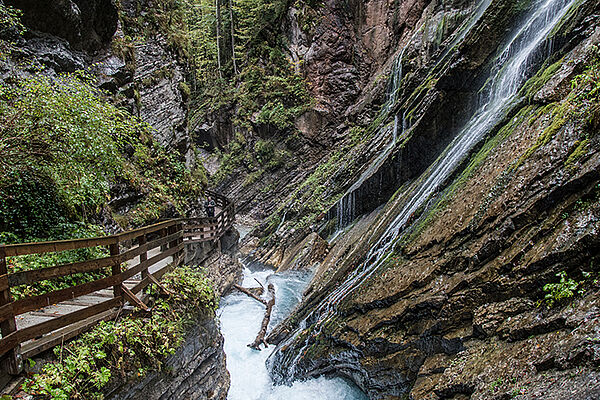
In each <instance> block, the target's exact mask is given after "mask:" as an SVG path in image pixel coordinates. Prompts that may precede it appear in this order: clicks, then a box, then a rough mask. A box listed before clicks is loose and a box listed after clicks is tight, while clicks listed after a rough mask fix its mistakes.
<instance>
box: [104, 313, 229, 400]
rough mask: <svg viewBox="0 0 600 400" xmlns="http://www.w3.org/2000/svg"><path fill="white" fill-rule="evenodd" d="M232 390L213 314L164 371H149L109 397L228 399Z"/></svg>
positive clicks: (178, 351) (189, 336)
mask: <svg viewBox="0 0 600 400" xmlns="http://www.w3.org/2000/svg"><path fill="white" fill-rule="evenodd" d="M228 390H229V372H227V369H226V368H225V353H224V352H223V336H221V332H219V327H218V325H217V324H216V322H215V318H214V316H212V315H211V316H208V317H206V318H203V319H201V320H199V321H198V323H197V324H196V325H195V326H194V328H193V329H192V331H191V332H190V333H189V334H188V336H187V337H186V340H185V342H184V344H183V345H182V346H181V347H179V348H178V350H177V351H176V352H175V354H173V355H172V356H171V357H170V358H169V359H168V360H167V362H166V363H165V368H164V370H163V371H162V372H153V373H149V374H148V375H147V376H146V377H145V378H144V379H143V380H142V381H140V382H139V383H137V384H135V385H128V386H127V387H124V388H119V389H116V390H114V391H113V392H112V393H109V394H108V395H107V398H109V399H115V400H116V399H121V400H126V399H129V400H135V399H139V400H142V399H165V400H176V399H177V400H178V399H186V400H194V399H197V400H204V399H206V400H225V399H226V398H227V391H228Z"/></svg>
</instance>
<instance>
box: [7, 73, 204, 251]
mask: <svg viewBox="0 0 600 400" xmlns="http://www.w3.org/2000/svg"><path fill="white" fill-rule="evenodd" d="M89 81H90V77H88V76H87V75H84V74H81V73H76V74H64V75H60V76H58V77H55V78H53V79H50V78H48V77H44V76H34V77H29V78H22V79H17V78H15V79H13V80H12V81H11V83H7V82H6V81H4V82H0V114H1V117H0V152H1V153H2V158H1V159H0V194H1V195H0V232H1V231H8V232H12V233H15V234H17V235H18V236H19V237H21V238H22V239H27V238H52V237H53V235H52V233H53V232H52V227H54V226H56V225H57V224H59V223H66V222H69V221H87V220H89V218H90V217H91V216H93V215H95V214H97V213H99V212H100V211H101V210H102V209H103V208H104V207H106V204H107V202H108V200H109V199H110V198H111V197H112V194H111V187H112V186H113V185H114V184H116V183H121V184H125V185H127V186H129V187H131V188H132V189H133V190H137V191H140V192H142V193H145V194H146V195H145V196H144V198H143V200H142V201H141V202H139V203H138V204H137V205H134V207H133V208H132V209H131V210H129V213H128V216H127V218H126V221H127V223H134V224H141V223H144V222H147V221H149V220H152V219H156V218H158V217H159V216H160V215H161V214H162V213H163V212H164V210H166V207H167V204H172V205H173V206H174V207H175V209H176V210H179V211H180V212H183V207H184V206H185V203H186V202H185V198H186V197H187V196H197V195H198V194H199V192H200V190H201V184H202V183H201V182H199V181H195V180H193V174H194V172H193V171H190V170H188V169H187V168H186V167H185V166H184V165H183V164H182V162H181V161H180V160H179V157H178V156H177V153H175V152H170V153H169V154H167V153H166V151H165V149H163V148H162V147H160V146H159V145H158V144H157V143H156V142H154V140H153V139H152V136H151V128H150V127H149V126H147V125H146V124H144V123H142V122H140V121H139V120H137V119H136V118H134V117H133V116H131V115H130V114H128V113H127V112H126V111H124V110H122V109H119V108H117V107H115V106H113V105H111V104H110V103H108V102H107V101H106V100H104V98H103V97H102V93H101V92H99V91H98V90H97V89H95V88H94V87H93V86H92V85H91V84H90V83H89Z"/></svg>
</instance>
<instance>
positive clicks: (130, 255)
mask: <svg viewBox="0 0 600 400" xmlns="http://www.w3.org/2000/svg"><path fill="white" fill-rule="evenodd" d="M182 235H183V232H176V233H174V234H173V235H170V236H166V237H161V238H158V239H156V240H153V241H151V242H148V243H145V244H144V245H143V246H138V247H134V248H133V249H131V250H127V251H125V252H123V253H121V254H120V259H119V262H126V261H129V260H131V259H134V258H135V257H137V256H139V255H142V254H144V253H146V252H147V251H149V250H152V249H154V248H155V247H158V246H162V245H164V244H166V243H168V242H170V241H172V240H174V239H179V238H180V237H181V236H182ZM141 261H145V260H141Z"/></svg>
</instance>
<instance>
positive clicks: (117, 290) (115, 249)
mask: <svg viewBox="0 0 600 400" xmlns="http://www.w3.org/2000/svg"><path fill="white" fill-rule="evenodd" d="M119 252H120V250H119V242H117V243H113V244H111V245H110V255H111V256H113V257H119ZM111 273H112V276H113V277H117V276H119V275H121V264H120V263H113V265H112V268H111ZM113 296H114V297H115V298H117V297H122V296H123V293H122V291H121V282H115V284H114V286H113Z"/></svg>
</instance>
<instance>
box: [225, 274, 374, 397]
mask: <svg viewBox="0 0 600 400" xmlns="http://www.w3.org/2000/svg"><path fill="white" fill-rule="evenodd" d="M311 278H312V273H310V272H297V271H290V272H285V273H279V274H276V273H274V272H273V271H272V270H270V269H265V268H262V267H260V266H257V265H248V266H246V265H245V266H244V281H243V286H244V287H256V286H258V283H257V282H256V280H258V281H259V282H260V283H261V284H262V285H263V286H264V287H267V284H268V283H272V284H273V285H274V286H275V295H276V302H275V307H274V309H273V314H272V318H271V323H270V327H273V326H275V325H276V324H277V323H278V322H280V321H282V320H283V319H284V318H285V317H286V316H287V315H288V314H289V313H290V312H291V311H292V309H293V308H294V307H295V306H296V304H298V302H299V301H300V300H301V297H302V292H303V291H304V289H305V288H306V286H307V285H308V283H309V281H310V279H311ZM264 311H265V307H264V306H263V305H262V304H260V303H258V302H257V301H256V300H254V299H251V298H250V297H248V296H246V295H244V294H242V293H232V294H230V295H228V296H226V297H225V298H223V299H222V300H221V306H220V308H219V319H220V321H221V332H222V334H223V336H224V338H225V353H226V355H227V370H228V371H229V373H230V375H231V387H230V389H229V395H228V399H229V400H258V399H260V400H313V399H319V400H344V399H347V400H362V399H365V398H366V397H365V396H364V395H363V394H362V393H361V392H360V391H359V390H358V389H357V388H355V387H354V386H353V385H352V384H350V383H348V382H346V381H345V380H343V379H341V378H327V377H319V378H315V379H309V380H307V381H302V382H294V383H293V385H291V386H275V385H274V384H273V381H272V380H271V377H270V376H269V372H268V370H267V367H266V364H265V363H266V360H267V358H268V357H269V355H270V354H271V352H272V351H273V350H274V349H275V347H274V346H270V347H269V348H268V349H264V350H262V351H257V350H253V349H251V348H249V347H248V346H247V345H248V343H252V342H253V341H254V338H255V337H256V334H257V333H258V331H259V330H260V325H261V321H262V318H263V314H264Z"/></svg>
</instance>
